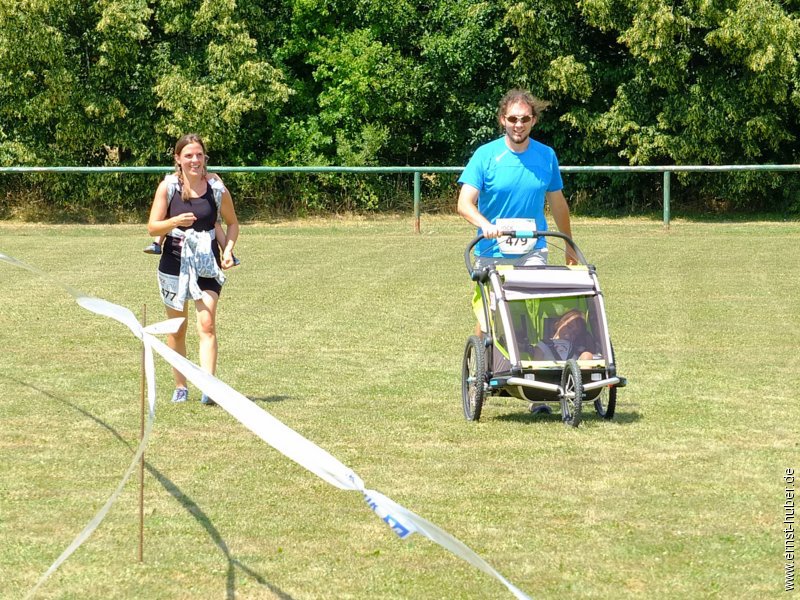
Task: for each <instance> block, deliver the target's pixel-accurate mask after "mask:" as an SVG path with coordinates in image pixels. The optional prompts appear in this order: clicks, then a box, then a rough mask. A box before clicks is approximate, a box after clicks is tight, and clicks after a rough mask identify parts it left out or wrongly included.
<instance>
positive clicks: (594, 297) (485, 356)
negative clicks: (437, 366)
mask: <svg viewBox="0 0 800 600" xmlns="http://www.w3.org/2000/svg"><path fill="white" fill-rule="evenodd" d="M482 240H486V241H484V242H483V243H482V244H480V245H482V246H483V248H480V251H481V256H477V255H476V253H477V252H476V246H478V245H479V242H481V241H482ZM564 243H565V245H564ZM537 246H539V247H537ZM495 250H499V252H495ZM498 253H501V254H502V256H501V257H499V258H495V257H492V255H493V254H498ZM570 254H571V255H572V257H573V259H574V261H575V262H576V263H577V264H567V262H568V261H567V260H566V257H567V256H568V255H570ZM543 256H545V257H548V258H545V259H544V260H545V261H546V262H545V263H543V262H542V258H541V257H543ZM561 257H563V260H562V261H559V260H557V259H559V258H561ZM464 259H465V262H466V265H467V271H468V272H469V274H470V278H471V279H472V280H473V281H475V282H476V283H477V290H476V294H475V302H474V306H475V310H476V316H477V317H478V319H479V322H480V324H481V332H482V333H481V335H480V336H477V335H472V336H470V337H469V339H468V340H467V345H466V348H465V350H464V361H463V364H462V376H461V399H462V404H463V408H464V416H465V417H466V418H467V419H468V420H470V421H477V420H478V419H480V416H481V410H482V408H483V403H484V400H485V398H486V397H487V396H512V397H515V398H519V399H520V400H524V401H527V402H531V403H555V402H557V403H558V404H559V406H560V410H561V418H562V420H563V421H564V423H566V424H567V425H571V426H573V427H577V426H578V425H579V424H580V422H581V411H582V407H583V403H584V402H586V401H589V402H594V407H595V410H596V411H597V414H598V415H599V416H600V417H602V418H603V419H611V418H612V417H613V416H614V411H615V408H616V402H617V388H620V387H624V386H625V384H626V380H625V379H624V378H623V377H620V376H619V375H618V374H617V367H616V361H615V359H614V348H613V346H612V344H611V339H610V337H609V334H608V323H607V320H606V314H605V303H604V301H603V294H602V292H601V291H600V284H599V282H598V279H597V273H596V270H595V268H594V266H593V265H589V264H587V262H586V259H585V258H584V255H583V253H582V252H581V250H580V249H579V248H578V246H577V245H576V244H575V242H573V240H572V239H571V238H570V237H569V236H567V235H564V234H562V233H558V232H546V231H521V230H516V231H504V232H503V233H502V235H501V236H500V237H499V238H497V239H493V240H488V239H487V238H484V236H483V235H479V236H478V237H476V238H475V239H474V240H472V241H471V242H470V244H469V245H468V246H467V249H466V251H465V253H464ZM554 261H555V262H556V263H557V264H553V263H554ZM532 406H533V405H532Z"/></svg>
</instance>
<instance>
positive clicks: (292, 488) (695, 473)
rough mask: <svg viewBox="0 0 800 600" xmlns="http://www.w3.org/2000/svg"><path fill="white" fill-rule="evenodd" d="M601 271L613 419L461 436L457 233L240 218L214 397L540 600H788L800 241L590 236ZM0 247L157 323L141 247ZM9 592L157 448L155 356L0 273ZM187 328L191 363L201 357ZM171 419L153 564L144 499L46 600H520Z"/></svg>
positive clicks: (175, 413) (251, 445)
mask: <svg viewBox="0 0 800 600" xmlns="http://www.w3.org/2000/svg"><path fill="white" fill-rule="evenodd" d="M573 228H574V231H575V233H576V239H577V241H578V242H579V244H580V245H581V247H582V249H583V250H584V252H585V254H586V255H587V257H588V258H589V260H590V262H593V263H594V264H595V265H596V266H597V268H598V272H599V275H600V283H601V286H602V287H603V289H604V291H605V294H606V300H607V311H608V317H609V324H610V330H611V335H612V339H613V341H614V346H615V350H616V355H617V359H618V362H619V365H620V372H621V374H622V375H624V376H626V377H627V378H628V379H629V382H630V383H629V386H628V387H627V388H625V389H624V390H621V391H620V394H619V401H618V407H617V417H616V418H615V419H614V421H612V422H605V421H602V420H600V419H598V418H597V417H596V416H593V415H592V414H589V415H588V416H586V418H585V420H584V422H583V423H582V424H581V426H580V428H578V429H571V428H568V427H565V426H563V425H562V424H561V423H560V421H559V416H558V415H557V414H554V415H552V416H549V417H541V416H532V415H530V414H529V413H528V412H527V411H526V408H527V407H526V406H525V405H524V404H522V403H521V402H520V401H518V400H512V399H489V401H488V403H487V405H486V406H485V407H484V411H483V416H482V419H481V421H480V422H479V423H468V422H466V421H465V420H464V419H463V416H462V413H461V406H460V366H461V356H462V352H463V346H464V343H465V341H466V338H467V336H468V335H469V334H470V332H471V331H472V329H473V322H472V315H471V312H470V308H469V299H470V297H471V293H472V286H471V284H470V282H469V281H468V278H467V275H466V271H465V269H464V266H463V259H462V253H463V249H464V246H465V245H466V243H467V241H468V240H469V239H470V237H471V235H472V230H471V228H469V227H468V226H467V225H466V224H465V223H463V222H462V221H460V220H459V219H457V218H455V217H449V216H447V217H445V216H440V217H423V221H422V233H421V234H420V235H415V234H413V232H412V224H411V220H410V218H408V217H404V218H388V217H387V218H379V219H374V220H367V219H355V218H351V219H341V220H338V219H337V220H335V219H331V220H308V221H298V222H286V223H279V224H246V225H245V226H244V227H243V230H242V237H241V242H240V244H239V246H238V247H237V255H238V256H239V257H240V258H241V259H242V263H243V264H242V266H241V267H239V268H238V269H237V270H235V271H234V272H232V273H231V275H230V280H229V283H228V284H227V285H226V287H225V289H224V292H223V297H222V300H221V303H220V314H219V334H220V344H221V362H220V368H219V372H218V375H219V377H220V378H221V379H223V380H224V381H226V382H227V383H229V384H230V385H232V386H233V387H234V388H236V389H237V390H239V391H241V392H242V393H243V394H245V395H247V396H248V397H250V398H251V399H252V400H253V401H254V402H256V403H258V404H259V405H260V406H262V407H263V408H265V409H266V410H267V411H269V412H270V413H271V414H273V415H274V416H276V417H277V418H279V419H280V420H281V421H283V422H284V423H286V424H287V425H289V426H290V427H292V428H293V429H295V430H296V431H298V432H299V433H301V434H302V435H304V436H306V437H307V438H309V439H310V440H312V441H314V442H315V443H317V444H318V445H320V446H321V447H323V448H324V449H326V450H328V451H329V452H331V453H332V454H333V455H334V456H336V457H337V458H339V459H340V460H341V461H342V462H344V463H345V464H347V465H348V466H350V467H351V468H353V469H354V470H355V471H356V472H357V473H358V474H359V475H360V476H361V477H362V478H363V479H364V481H365V482H366V484H367V486H368V487H371V488H373V489H377V490H379V491H381V492H383V493H384V494H386V495H388V496H389V497H391V498H392V499H394V500H395V501H397V502H399V503H400V504H402V505H404V506H406V507H407V508H409V509H410V510H412V511H414V512H416V513H418V514H419V515H421V516H423V517H425V518H427V519H429V520H430V521H433V522H434V523H436V524H437V525H439V526H440V527H442V528H444V529H446V530H447V531H448V532H450V533H451V534H452V535H454V536H455V537H457V538H459V539H460V540H462V541H463V542H464V543H466V544H467V545H468V546H470V547H471V548H472V549H473V550H475V551H476V552H478V553H479V554H480V555H481V556H483V557H484V558H485V559H486V560H487V561H488V562H489V563H490V564H492V566H494V567H495V568H496V569H497V570H498V571H500V572H501V573H502V574H503V575H504V576H506V577H507V578H508V579H509V580H510V581H512V582H513V583H514V584H516V585H517V586H518V587H520V588H521V589H523V590H524V591H525V592H526V593H528V594H529V595H531V596H532V597H535V598H609V599H612V598H614V599H616V598H625V597H655V598H681V599H683V598H726V599H727V598H769V597H775V598H777V597H786V596H787V594H786V593H785V592H784V564H785V560H784V556H783V553H784V534H783V528H784V525H783V520H784V508H783V504H784V501H785V500H784V489H785V487H786V484H785V482H784V480H783V474H784V471H785V469H787V468H794V469H798V468H800V452H798V450H800V448H799V447H798V444H799V443H800V403H798V389H800V369H799V368H798V353H800V351H799V349H798V343H797V340H798V339H799V338H800V311H798V300H799V299H800V298H799V295H798V290H800V279H799V278H798V276H797V257H798V247H800V223H797V222H753V223H741V222H737V223H709V222H704V223H693V222H687V221H674V222H673V223H672V227H671V229H670V230H669V231H665V230H664V229H663V228H662V225H661V223H660V222H658V221H650V220H637V219H622V220H613V221H610V220H589V219H576V220H575V223H574V225H573ZM0 239H2V242H0V252H3V253H5V254H9V255H11V256H14V257H16V258H19V259H21V260H24V261H26V262H28V263H30V264H32V265H35V266H37V267H39V268H41V269H44V270H46V271H48V272H50V273H52V274H54V275H57V277H58V278H59V279H60V280H61V281H62V282H63V283H66V284H69V285H71V286H74V287H76V288H78V289H80V290H82V291H84V292H86V293H89V294H93V295H96V296H98V297H101V298H104V299H106V300H109V301H111V302H114V303H117V304H121V305H123V306H126V307H128V308H130V309H131V310H133V311H134V312H135V313H136V314H141V313H142V307H143V306H144V305H145V304H146V305H147V312H148V321H149V322H154V321H156V320H161V319H162V318H163V309H162V307H161V305H160V302H159V298H158V293H157V289H156V285H155V275H154V272H155V268H156V259H154V258H153V257H150V256H147V255H145V254H143V253H142V252H141V248H142V247H143V246H144V245H145V244H146V243H147V241H148V238H147V236H146V233H145V230H144V227H143V226H140V227H133V226H37V225H19V224H9V223H5V224H0ZM0 269H1V270H2V277H3V286H2V291H0V298H1V299H2V308H0V331H2V332H3V333H2V336H3V337H2V340H3V346H4V352H2V353H0V402H2V415H3V416H2V421H3V424H2V435H1V436H0V465H2V468H1V469H0V539H2V540H3V544H2V545H1V546H0V581H2V582H3V586H2V587H1V588H0V597H2V598H18V597H22V596H24V594H25V593H26V592H27V591H28V590H29V589H30V588H31V587H32V586H33V585H34V584H35V582H36V581H37V579H38V578H39V576H40V575H41V574H42V573H43V572H44V571H45V570H46V569H47V567H48V566H49V565H50V564H51V563H52V562H53V560H55V558H56V557H57V556H58V555H59V554H60V553H61V552H62V550H63V549H64V548H65V547H66V546H67V545H68V544H69V542H70V541H71V540H72V539H73V538H74V536H75V535H76V534H77V533H78V532H79V531H80V530H81V529H82V528H83V526H84V525H85V524H86V522H87V521H88V520H89V519H90V518H91V516H92V515H93V514H94V513H95V512H96V511H97V510H98V508H99V507H100V506H101V505H102V504H103V502H104V501H105V500H106V499H107V498H108V496H109V495H110V494H111V492H112V491H113V489H114V487H115V486H116V484H117V482H118V481H119V479H120V477H121V475H122V473H123V471H124V469H125V468H126V466H127V465H128V463H129V462H130V459H131V453H132V452H133V450H134V449H135V447H136V443H137V438H138V432H139V412H138V403H139V360H140V358H139V357H140V346H138V345H137V344H136V340H135V339H134V337H133V336H132V335H131V334H130V332H129V331H128V330H127V329H125V328H124V327H122V326H121V325H119V324H118V323H116V322H114V321H111V320H108V319H104V318H101V317H98V316H96V315H93V314H91V313H89V312H87V311H85V310H83V309H81V308H80V307H78V306H77V304H75V302H74V300H73V299H72V298H71V297H70V296H69V295H67V294H66V293H65V292H64V291H63V290H61V289H60V288H58V287H56V286H54V285H51V284H48V283H47V282H45V281H43V280H41V279H38V278H36V277H34V276H32V275H31V274H30V273H28V272H27V271H22V270H18V269H14V268H13V267H10V266H8V265H5V264H3V263H0ZM196 341H197V338H196V335H194V333H193V332H191V333H190V336H189V346H190V354H189V358H191V359H193V360H196V346H197V344H196ZM157 361H158V365H157V370H158V381H159V384H160V387H159V401H160V404H159V405H158V407H157V416H156V423H155V430H154V434H153V438H152V440H151V444H150V446H149V448H148V451H147V454H146V461H147V477H146V488H145V512H146V521H145V534H146V544H145V561H144V563H143V564H139V563H138V562H137V560H136V550H137V508H136V507H137V494H138V492H137V488H136V485H135V481H132V482H131V483H130V484H129V485H128V486H127V488H126V490H125V492H124V494H123V495H122V497H121V498H120V500H119V501H118V503H117V504H115V505H114V507H113V509H112V511H111V513H110V514H109V516H108V517H107V519H106V520H105V521H104V522H103V524H102V525H101V526H100V528H99V529H98V530H97V532H96V533H95V534H94V536H93V537H91V538H90V539H89V540H88V541H87V542H86V543H85V544H84V545H83V546H82V547H81V548H80V549H79V550H78V551H77V552H76V553H75V554H74V555H73V556H72V558H71V559H70V560H69V561H67V563H66V564H65V565H64V566H63V567H62V568H61V569H60V570H59V571H58V572H57V573H56V574H55V575H53V576H52V577H51V578H50V580H48V582H47V583H46V584H45V585H44V587H43V588H42V589H41V590H40V593H39V594H38V595H37V597H38V598H103V599H106V598H147V599H158V598H165V599H172V598H277V599H296V600H301V599H326V600H327V599H331V598H344V599H348V598H353V599H360V598H385V599H395V598H415V599H416V598H426V599H427V598H432V599H439V598H443V599H452V598H465V599H471V598H481V599H483V598H511V595H510V594H509V593H508V592H507V591H506V590H505V588H503V586H502V585H501V584H500V583H498V582H497V581H496V580H494V579H492V578H491V577H489V576H487V575H485V574H484V573H481V572H480V571H478V570H476V569H474V568H472V567H471V566H469V565H468V564H467V563H465V562H463V561H461V560H460V559H458V558H456V557H455V556H453V555H451V554H449V553H448V552H447V551H445V550H444V549H442V548H441V547H439V546H437V545H436V544H434V543H432V542H430V541H428V540H427V539H425V538H422V537H418V536H414V537H412V538H410V539H409V541H405V542H404V541H401V540H399V539H397V538H396V537H395V536H394V534H392V533H391V531H390V530H389V529H388V528H387V527H386V525H385V524H383V523H382V522H381V521H380V520H379V519H377V518H376V517H375V515H373V514H372V513H371V512H370V511H369V509H368V508H367V506H366V505H365V504H364V502H363V500H362V499H361V497H360V496H359V495H357V494H353V493H347V492H342V491H339V490H337V489H334V488H332V487H330V486H329V485H327V484H326V483H324V482H323V481H321V480H319V479H317V478H316V477H315V476H313V475H311V474H310V473H308V472H306V471H305V470H304V469H302V468H300V467H298V466H297V465H295V464H294V463H292V462H291V461H289V460H288V459H286V458H284V457H283V456H282V455H280V454H279V453H277V452H276V451H274V450H273V449H272V448H270V447H269V446H267V445H266V444H264V443H263V442H261V441H260V440H258V439H257V438H256V437H255V436H253V435H252V434H251V433H249V432H248V431H246V430H245V429H244V428H243V427H242V426H241V425H239V424H238V423H237V422H236V421H235V420H234V419H232V418H231V417H230V416H228V415H227V413H225V412H224V411H223V410H222V409H220V408H219V407H216V408H208V407H203V406H201V405H200V403H199V402H198V401H197V400H198V399H199V397H198V394H197V393H194V390H192V394H193V395H192V398H191V399H192V401H191V402H190V403H186V404H183V405H172V404H171V403H170V402H169V401H168V398H169V395H170V393H171V377H170V373H169V369H168V367H167V366H166V364H165V363H164V362H163V361H161V360H160V359H157Z"/></svg>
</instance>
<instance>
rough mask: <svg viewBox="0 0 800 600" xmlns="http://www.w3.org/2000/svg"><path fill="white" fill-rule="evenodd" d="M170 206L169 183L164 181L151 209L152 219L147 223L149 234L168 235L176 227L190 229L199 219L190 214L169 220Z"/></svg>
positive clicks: (159, 185)
mask: <svg viewBox="0 0 800 600" xmlns="http://www.w3.org/2000/svg"><path fill="white" fill-rule="evenodd" d="M168 205H169V203H168V200H167V182H166V181H162V182H161V183H160V184H158V188H157V189H156V194H155V196H154V197H153V204H152V206H151V207H150V218H149V219H148V221H147V233H149V234H150V235H152V236H162V235H166V234H167V233H169V232H170V231H172V230H173V229H175V228H176V227H189V226H190V225H191V224H192V223H194V222H195V219H197V217H195V216H194V214H193V213H190V212H187V213H183V214H180V215H176V216H174V217H170V218H167V207H168Z"/></svg>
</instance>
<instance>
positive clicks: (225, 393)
mask: <svg viewBox="0 0 800 600" xmlns="http://www.w3.org/2000/svg"><path fill="white" fill-rule="evenodd" d="M0 260H4V261H6V262H8V263H10V264H12V265H14V266H18V267H21V268H24V269H27V270H29V271H31V272H33V273H37V274H39V275H42V276H44V277H48V278H50V279H52V278H51V277H50V276H49V275H48V274H47V273H44V272H43V271H40V270H39V269H36V268H34V267H31V266H29V265H27V264H25V263H23V262H22V261H19V260H17V259H15V258H12V257H9V256H7V255H5V254H2V253H0ZM56 283H58V282H56ZM58 285H59V286H60V287H62V288H64V289H65V290H67V292H69V293H70V294H71V295H72V296H74V297H75V298H76V300H77V302H78V304H79V305H80V306H81V307H83V308H85V309H86V310H89V311H91V312H94V313H96V314H99V315H102V316H106V317H109V318H112V319H114V320H116V321H119V322H120V323H122V324H124V325H126V326H127V327H128V328H129V329H130V330H131V332H133V334H134V335H135V336H136V337H137V338H139V339H141V340H142V342H143V343H144V347H145V356H146V360H145V374H146V378H147V393H148V403H149V406H150V410H149V416H148V421H147V425H146V428H145V435H144V437H143V438H142V442H141V443H140V445H139V449H138V450H137V452H136V455H135V456H134V459H133V461H132V462H131V465H130V466H129V467H128V470H127V471H126V472H125V475H124V476H123V479H122V481H121V482H120V484H119V485H118V486H117V489H116V490H115V492H114V493H113V494H112V496H111V497H110V498H109V499H108V501H107V502H106V504H105V505H104V506H103V508H102V509H101V510H100V511H99V512H98V513H97V514H96V515H95V517H94V518H93V519H92V520H91V521H90V523H89V524H88V525H87V526H86V527H85V528H84V530H83V531H82V532H81V533H80V534H79V535H78V537H76V538H75V540H74V541H73V542H72V544H70V546H69V547H68V548H67V549H66V550H65V551H64V552H63V553H62V555H61V556H60V557H59V558H58V560H56V562H55V563H53V565H52V566H51V567H50V568H49V569H48V570H47V572H46V573H45V574H44V575H43V576H42V577H41V578H40V580H39V582H38V583H37V584H36V587H34V588H33V590H31V592H30V593H29V594H28V596H27V597H28V598H30V597H31V596H32V595H33V593H34V592H35V591H36V590H37V589H38V588H39V586H40V585H41V584H42V583H43V582H44V581H45V580H46V579H47V577H49V576H50V575H51V574H52V573H53V572H54V571H55V570H56V569H57V568H58V567H59V566H60V565H61V564H62V563H63V562H64V561H65V560H66V559H67V558H68V557H69V556H70V555H71V554H72V553H73V552H74V551H75V550H77V548H78V547H79V546H80V545H81V544H82V543H83V542H84V541H85V540H86V539H87V538H88V537H89V536H90V535H91V533H92V532H93V531H94V530H95V529H96V528H97V526H98V525H99V524H100V522H101V521H102V520H103V518H104V517H105V515H106V514H107V513H108V510H109V509H110V508H111V505H112V504H113V503H114V501H115V500H116V499H117V497H118V496H119V494H120V492H121V491H122V489H123V487H124V486H125V483H126V482H127V481H128V479H129V478H130V475H131V473H133V470H134V468H135V466H136V464H137V462H138V460H139V458H140V457H141V455H142V453H143V452H144V448H145V446H146V444H147V441H148V438H149V434H150V430H151V429H152V424H153V420H154V417H155V375H154V372H155V370H154V366H153V351H155V352H156V353H158V354H159V355H160V356H161V357H162V358H164V360H166V361H167V362H168V363H169V364H170V365H172V366H173V367H175V368H176V369H178V370H179V371H180V372H181V373H183V374H184V375H185V376H186V378H187V379H188V380H189V381H190V382H192V384H194V385H195V386H196V387H197V388H199V389H200V390H201V391H202V392H203V393H205V394H207V395H208V396H209V397H210V398H213V399H214V401H215V402H216V403H217V404H218V405H219V406H220V407H222V408H223V409H224V410H225V411H227V412H228V413H229V414H230V415H231V416H233V417H234V418H235V419H236V420H237V421H239V422H240V423H241V424H242V425H244V426H245V427H246V428H247V429H249V430H250V431H252V432H253V433H254V434H255V435H256V436H258V437H259V438H260V439H262V440H263V441H265V442H266V443H267V444H269V445H270V446H272V447H273V448H275V449H276V450H277V451H278V452H280V453H281V454H283V455H284V456H286V457H287V458H290V459H291V460H293V461H294V462H296V463H297V464H299V465H300V466H302V467H304V468H305V469H307V470H308V471H310V472H312V473H314V474H315V475H316V476H317V477H319V478H320V479H322V480H324V481H326V482H328V483H329V484H331V485H333V486H335V487H337V488H339V489H342V490H349V491H355V492H359V493H361V494H362V495H363V496H364V499H365V501H366V502H367V504H368V505H369V507H370V508H371V509H372V510H373V512H375V514H376V515H377V516H378V517H379V518H380V519H382V520H383V521H384V522H385V523H386V524H387V525H389V527H390V528H391V529H392V531H394V532H395V533H396V534H397V535H398V536H399V537H400V538H401V539H405V538H407V537H408V536H410V535H411V534H413V533H418V534H420V535H422V536H424V537H427V538H428V539H430V540H431V541H433V542H435V543H436V544H438V545H440V546H441V547H443V548H445V549H446V550H448V551H450V552H451V553H453V554H454V555H456V556H458V557H459V558H461V559H463V560H465V561H466V562H468V563H469V564H471V565H473V566H474V567H476V568H478V569H480V570H481V571H483V572H484V573H487V574H488V575H491V576H492V577H494V578H496V579H497V580H498V581H500V582H501V583H502V584H503V585H504V586H506V588H507V589H508V590H509V591H510V592H511V593H512V594H513V595H514V596H515V597H516V598H518V599H519V600H530V598H529V596H527V595H526V594H525V593H524V592H523V591H522V590H520V589H519V588H517V587H516V586H515V585H514V584H512V583H511V582H510V581H508V580H507V579H506V578H505V577H503V576H502V575H501V574H500V573H499V572H498V571H496V570H495V569H494V568H493V567H492V566H491V565H489V563H487V562H486V561H485V560H484V559H483V558H481V557H480V556H479V555H478V554H476V553H475V552H474V551H473V550H472V549H470V548H469V547H468V546H467V545H466V544H464V543H463V542H461V541H460V540H458V539H457V538H455V537H453V536H452V535H450V534H449V533H447V532H446V531H444V530H443V529H441V528H440V527H438V526H436V525H434V524H433V523H431V522H430V521H427V520H426V519H424V518H422V517H420V516H419V515H417V514H416V513H413V512H411V511H410V510H408V509H407V508H405V507H404V506H401V505H400V504H397V503H396V502H395V501H394V500H392V499H391V498H389V497H388V496H385V495H383V494H382V493H380V492H378V491H375V490H370V489H367V488H366V487H365V485H364V482H363V481H362V480H361V478H360V477H359V476H358V475H357V474H356V473H355V471H353V470H352V469H350V468H349V467H347V466H345V465H344V464H343V463H341V462H340V461H339V460H338V459H337V458H335V457H334V456H333V455H331V454H330V453H328V452H327V451H325V450H323V449H322V448H320V447H319V446H317V445H316V444H314V443H313V442H311V441H310V440H308V439H306V438H305V437H303V436H302V435H300V434H299V433H297V432H296V431H294V430H293V429H291V428H290V427H288V426H286V425H285V424H284V423H282V422H281V421H279V420H278V419H276V418H275V417H273V416H272V415H270V414H269V413H268V412H266V411H265V410H264V409H262V408H261V407H260V406H258V405H256V404H255V403H254V402H252V401H251V400H250V399H249V398H247V397H246V396H244V395H243V394H241V393H240V392H238V391H236V390H235V389H233V388H232V387H230V386H229V385H228V384H226V383H225V382H223V381H221V380H219V379H217V378H216V377H214V376H213V375H211V374H209V373H206V372H205V371H203V370H202V369H201V368H200V367H199V366H198V365H196V364H195V363H193V362H191V361H190V360H188V359H187V358H185V357H183V356H181V355H180V354H178V353H177V352H175V351H174V350H172V349H171V348H169V346H167V345H166V344H164V343H163V342H162V341H161V340H159V339H158V338H156V337H154V334H158V333H170V332H172V331H175V330H177V327H178V326H179V325H180V322H181V321H182V319H170V320H168V321H163V322H161V323H157V324H155V325H151V326H149V327H142V325H141V324H140V323H139V321H138V320H137V319H136V317H135V316H134V314H133V313H132V312H131V311H130V310H128V309H127V308H124V307H122V306H119V305H116V304H113V303H111V302H108V301H107V300H103V299H100V298H94V297H90V296H86V295H85V294H83V293H82V292H80V291H78V290H75V289H73V288H70V287H68V286H65V285H63V284H61V283H58Z"/></svg>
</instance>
